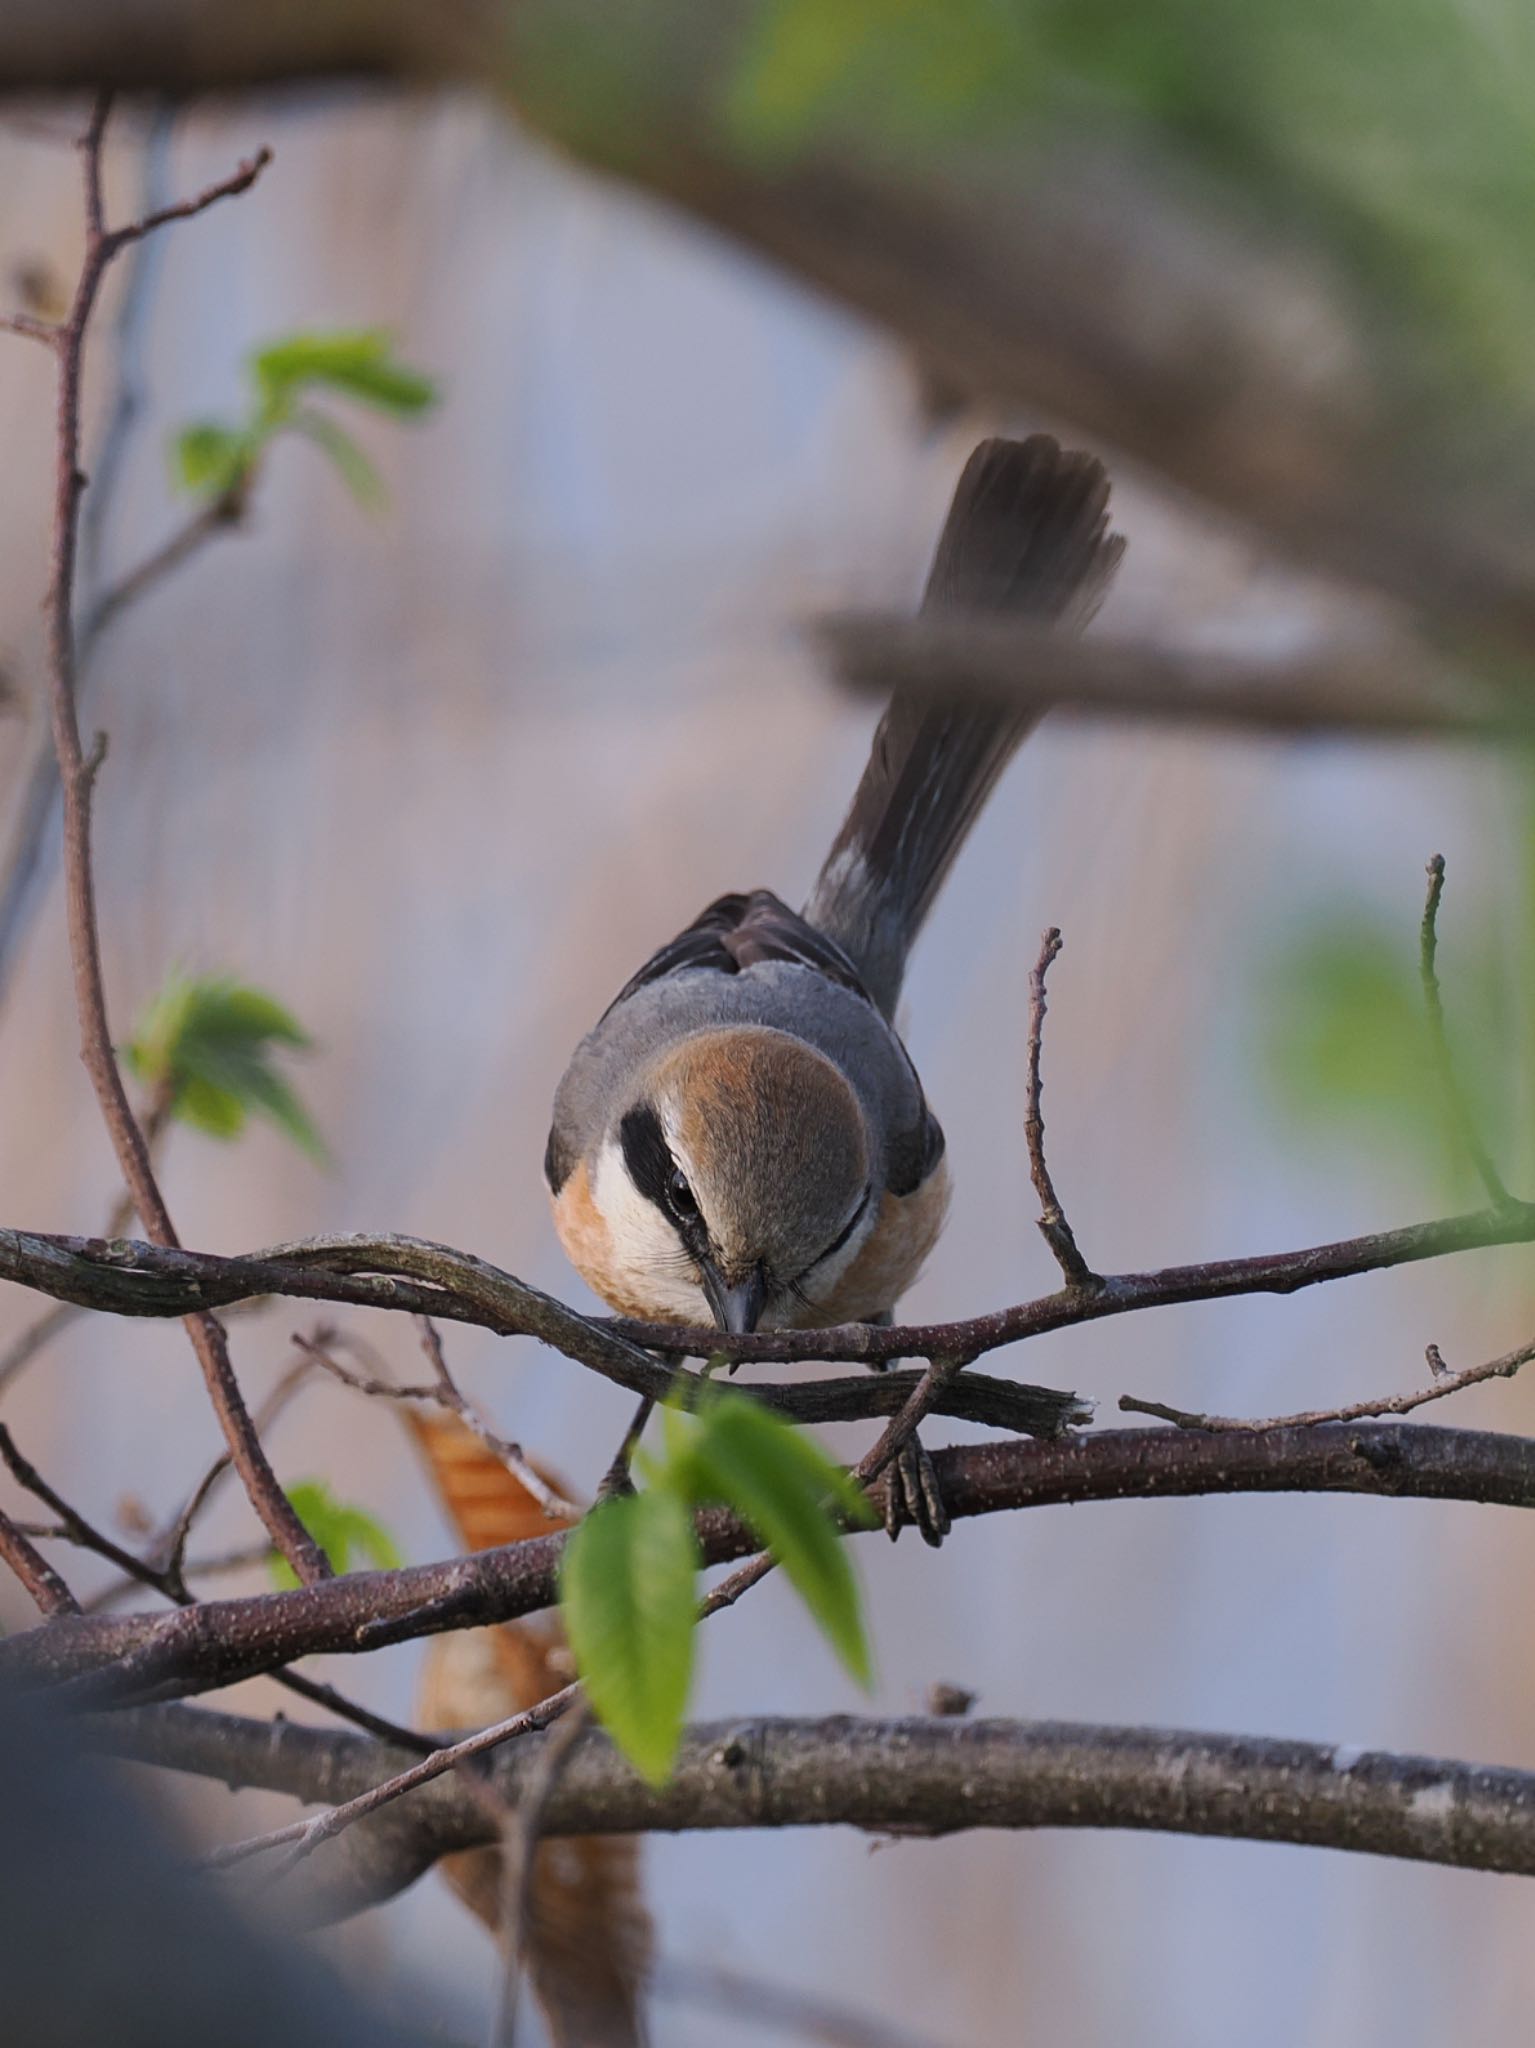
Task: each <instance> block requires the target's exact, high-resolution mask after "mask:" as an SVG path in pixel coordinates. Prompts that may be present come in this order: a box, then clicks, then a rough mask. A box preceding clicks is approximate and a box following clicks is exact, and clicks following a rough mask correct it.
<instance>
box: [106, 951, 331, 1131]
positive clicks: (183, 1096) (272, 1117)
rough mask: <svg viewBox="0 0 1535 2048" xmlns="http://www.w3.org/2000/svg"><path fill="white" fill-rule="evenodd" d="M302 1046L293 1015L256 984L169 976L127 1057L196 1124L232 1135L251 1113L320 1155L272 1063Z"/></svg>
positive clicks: (302, 1038)
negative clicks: (278, 1053)
mask: <svg viewBox="0 0 1535 2048" xmlns="http://www.w3.org/2000/svg"><path fill="white" fill-rule="evenodd" d="M308 1044H309V1037H308V1034H307V1033H306V1032H305V1031H304V1030H303V1029H302V1027H301V1026H300V1025H299V1024H298V1022H297V1020H296V1019H295V1018H294V1017H293V1016H292V1014H291V1013H290V1012H289V1011H288V1010H286V1009H284V1008H283V1006H282V1004H281V1003H279V1002H277V1001H275V1000H274V998H273V997H271V996H269V995H267V994H265V993H264V992H263V991H262V990H261V989H256V988H247V987H245V986H243V985H242V984H241V983H239V982H237V981H234V980H232V979H231V978H230V977H228V976H226V975H206V976H202V977H198V978H193V977H190V976H187V975H183V974H173V975H172V976H171V977H170V979H169V980H168V981H167V982H166V984H165V986H164V988H163V989H162V990H161V991H160V993H159V995H158V996H156V997H155V999H154V1001H153V1002H152V1003H151V1004H150V1006H149V1008H148V1010H147V1011H146V1012H145V1014H144V1016H143V1018H142V1019H141V1020H140V1023H139V1028H138V1030H137V1031H136V1032H135V1033H134V1036H133V1039H132V1041H131V1043H130V1044H129V1046H128V1047H127V1051H126V1058H127V1061H128V1064H129V1066H130V1067H131V1068H132V1070H133V1072H134V1073H135V1074H136V1075H137V1076H138V1077H139V1079H140V1080H142V1081H144V1082H147V1083H148V1084H149V1085H150V1086H151V1087H154V1088H168V1089H169V1090H170V1094H171V1104H172V1108H173V1110H174V1112H175V1114H176V1115H177V1116H178V1117H180V1118H182V1119H183V1120H184V1121H185V1122H187V1123H190V1124H192V1125H194V1126H195V1127H196V1128H197V1129H199V1130H202V1131H207V1132H208V1133H209V1134H210V1135H212V1136H213V1137H218V1138H232V1137H236V1136H238V1134H239V1133H240V1132H241V1131H242V1130H243V1129H244V1128H245V1122H246V1118H247V1116H248V1114H249V1113H250V1112H251V1111H253V1110H254V1111H255V1112H257V1113H258V1114H259V1115H262V1116H265V1117H266V1118H267V1119H268V1120H269V1121H270V1122H272V1123H274V1124H276V1125H277V1127H278V1129H279V1130H281V1131H284V1132H286V1134H287V1135H288V1136H289V1137H290V1138H292V1139H293V1141H294V1142H295V1144H297V1145H299V1146H300V1147H302V1149H303V1150H304V1151H306V1152H308V1153H309V1154H310V1155H311V1157H313V1158H316V1159H323V1158H324V1156H325V1148H324V1146H323V1145H322V1144H321V1142H320V1137H319V1133H318V1132H317V1131H316V1130H315V1127H314V1125H313V1123H312V1122H311V1121H310V1119H309V1115H308V1112H307V1111H306V1110H305V1108H304V1106H303V1104H302V1103H301V1102H300V1101H299V1099H298V1096H297V1095H296V1094H295V1093H294V1091H293V1089H292V1087H291V1086H290V1085H289V1083H288V1082H287V1081H286V1080H285V1079H284V1077H283V1076H282V1075H281V1074H280V1073H279V1072H278V1071H277V1069H276V1067H275V1066H274V1064H273V1054H274V1052H275V1051H276V1050H277V1049H279V1048H282V1047H290V1048H294V1049H298V1050H302V1049H303V1048H304V1047H306V1046H307V1045H308Z"/></svg>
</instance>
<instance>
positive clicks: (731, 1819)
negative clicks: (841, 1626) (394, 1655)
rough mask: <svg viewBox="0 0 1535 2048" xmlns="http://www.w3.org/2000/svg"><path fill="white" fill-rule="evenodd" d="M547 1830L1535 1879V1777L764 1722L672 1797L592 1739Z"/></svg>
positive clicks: (570, 1771)
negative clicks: (1331, 1854)
mask: <svg viewBox="0 0 1535 2048" xmlns="http://www.w3.org/2000/svg"><path fill="white" fill-rule="evenodd" d="M90 1739H91V1740H92V1741H93V1742H95V1743H98V1744H99V1745H100V1746H101V1747H102V1748H104V1749H106V1750H108V1751H109V1752H111V1753H113V1754H117V1755H121V1756H131V1757H136V1758H139V1759H141V1760H142V1761H144V1762H148V1763H154V1764H159V1765H162V1766H164V1767H166V1768H169V1769H172V1770H182V1771H190V1772H193V1773H196V1774H198V1775H202V1776H208V1777H216V1778H222V1779H224V1780H225V1781H226V1782H229V1783H233V1784H246V1785H252V1786H260V1787H263V1788H265V1789H266V1790H269V1791H278V1792H286V1793H289V1794H291V1795H293V1796H295V1797H298V1798H301V1799H305V1800H308V1801H311V1802H312V1801H314V1800H316V1799H334V1798H336V1797H338V1796H341V1795H344V1794H345V1793H346V1792H348V1791H349V1790H350V1789H351V1788H353V1787H356V1786H361V1785H366V1784H367V1783H368V1782H369V1781H370V1779H371V1778H373V1777H375V1776H376V1775H377V1773H378V1772H379V1770H380V1769H381V1768H387V1767H388V1766H389V1765H390V1763H391V1762H392V1761H394V1760H393V1759H391V1758H390V1757H389V1755H388V1753H387V1752H381V1750H380V1746H379V1745H378V1744H377V1743H374V1742H371V1741H367V1740H365V1739H363V1738H360V1737H357V1736H353V1735H347V1734H340V1733H330V1732H325V1733H320V1732H319V1731H316V1730H312V1729H308V1728H303V1727H298V1726H291V1725H290V1726H280V1727H277V1728H273V1727H272V1726H271V1725H270V1724H268V1723H267V1722H264V1721H247V1720H244V1719H242V1718H240V1717H237V1716H235V1715H229V1714H218V1713H213V1712H209V1711H207V1710H204V1709H200V1708H192V1707H179V1708H178V1707H173V1708H168V1709H167V1708H159V1709H149V1710H146V1711H140V1712H135V1713H130V1714H120V1715H113V1716H111V1717H110V1718H107V1719H104V1720H100V1721H93V1722H92V1723H91V1724H90ZM549 1740H550V1738H549V1737H548V1736H532V1737H529V1738H528V1739H527V1740H526V1741H524V1742H521V1743H519V1744H518V1745H517V1746H516V1747H515V1748H514V1749H512V1750H510V1751H506V1752H503V1753H502V1754H501V1755H500V1756H499V1757H497V1758H496V1759H495V1760H494V1762H492V1763H490V1764H488V1765H487V1766H486V1768H487V1769H488V1770H489V1771H490V1772H491V1774H492V1782H493V1783H494V1784H495V1786H496V1788H497V1789H498V1791H500V1792H501V1794H502V1795H503V1797H505V1798H506V1799H508V1800H509V1801H511V1802H513V1803H516V1802H517V1801H518V1800H519V1799H520V1798H521V1796H522V1794H523V1793H524V1792H525V1790H526V1788H527V1787H528V1785H529V1784H530V1783H532V1782H533V1781H534V1780H535V1778H536V1776H537V1774H538V1772H539V1769H540V1763H541V1759H542V1755H543V1750H544V1746H545V1745H546V1744H547V1742H548V1741H549ZM402 1810H404V1811H408V1812H409V1813H410V1817H411V1821H412V1824H413V1826H414V1829H415V1831H416V1834H417V1840H418V1845H419V1846H418V1855H419V1861H418V1865H417V1867H418V1868H421V1867H424V1865H425V1864H426V1863H428V1862H431V1861H433V1860H435V1858H436V1857H437V1856H440V1855H443V1854H446V1853H447V1852H448V1851H450V1850H452V1849H456V1848H466V1847H471V1846H478V1845H480V1844H483V1843H486V1842H489V1841H493V1840H494V1839H495V1838H496V1821H495V1819H494V1817H493V1816H492V1815H490V1814H488V1813H487V1812H486V1810H485V1808H484V1806H483V1805H482V1804H481V1803H480V1802H479V1801H478V1800H476V1799H475V1798H474V1796H473V1793H472V1792H471V1791H470V1790H469V1789H468V1788H466V1787H465V1786H463V1785H461V1784H456V1783H455V1782H454V1781H453V1780H452V1779H451V1778H439V1779H438V1780H437V1782H436V1783H435V1784H433V1785H432V1786H430V1787H429V1788H425V1789H424V1790H423V1791H421V1792H417V1793H415V1794H412V1795H411V1798H410V1800H409V1801H408V1802H405V1803H404V1806H403V1809H402ZM544 1824H545V1827H546V1830H547V1831H548V1832H549V1833H550V1834H621V1833H630V1832H634V1831H638V1830H643V1831H645V1832H654V1831H678V1832H680V1831H684V1830H689V1831H690V1830H696V1829H715V1828H743V1827H746V1828H780V1827H826V1826H831V1827H857V1828H867V1829H871V1830H876V1831H881V1832H886V1831H892V1830H893V1831H897V1832H900V1833H902V1834H928V1835H939V1834H949V1833H953V1832H955V1831H956V1830H960V1829H966V1828H976V1827H988V1828H1036V1827H1094V1828H1103V1827H1111V1828H1153V1829H1162V1830H1171V1831H1174V1832H1177V1833H1183V1834H1199V1835H1225V1836H1233V1837H1240V1838H1243V1839H1246V1840H1250V1841H1269V1842H1300V1843H1309V1844H1311V1845H1313V1846H1317V1847H1328V1848H1336V1849H1352V1850H1357V1851H1365V1852H1368V1853H1371V1854H1375V1855H1384V1856H1400V1857H1405V1858H1408V1859H1410V1860H1413V1861H1417V1862H1431V1863H1446V1864H1452V1865H1457V1866H1459V1867H1461V1868H1463V1869H1476V1870H1501V1871H1513V1872H1519V1873H1522V1874H1524V1875H1531V1874H1535V1773H1532V1772H1528V1771H1518V1770H1508V1769H1500V1768H1497V1767H1493V1766H1487V1765H1471V1764H1463V1763H1454V1762H1447V1761H1443V1760H1441V1759H1438V1758H1432V1757H1421V1756H1399V1755H1393V1754H1391V1753H1389V1752H1387V1751H1382V1750H1369V1751H1365V1750H1357V1749H1355V1750H1345V1749H1343V1748H1342V1747H1339V1746H1334V1745H1332V1744H1328V1743H1315V1742H1288V1741H1276V1740H1272V1739H1268V1738H1264V1737H1260V1736H1241V1735H1206V1734H1196V1733H1193V1732H1190V1731H1186V1730H1180V1729H1158V1728H1123V1727H1095V1726H1091V1725H1083V1724H1079V1723H1072V1722H1055V1721H1042V1722H1019V1721H1001V1720H975V1721H970V1720H962V1721H956V1720H946V1719H909V1720H895V1721H878V1720H860V1719H855V1718H853V1717H851V1716H845V1715H837V1716H832V1717H829V1718H826V1719H819V1720H803V1721H797V1720H779V1719H774V1718H761V1719H750V1720H737V1721H717V1722H712V1723H705V1724H702V1725H700V1726H696V1727H694V1728H692V1729H690V1730H689V1731H688V1732H687V1734H686V1735H685V1736H684V1738H683V1743H682V1749H681V1752H680V1755H679V1758H678V1762H677V1767H676V1771H675V1774H674V1776H673V1777H672V1778H671V1780H670V1782H669V1783H667V1784H666V1785H664V1786H662V1787H661V1788H660V1789H659V1790H656V1789H652V1788H651V1787H649V1786H647V1785H645V1784H644V1783H643V1781H641V1780H640V1779H639V1778H637V1777H636V1776H635V1774H634V1772H633V1771H632V1770H631V1769H630V1767H629V1766H628V1765H627V1764H626V1763H625V1762H624V1761H623V1759H622V1758H621V1757H620V1756H619V1755H618V1754H617V1752H616V1751H615V1750H614V1749H613V1747H612V1745H611V1743H610V1742H609V1741H608V1740H607V1738H606V1737H605V1736H604V1735H602V1734H601V1733H600V1732H598V1731H596V1730H593V1729H588V1730H586V1731H584V1732H583V1733H582V1735H581V1736H580V1738H579V1740H577V1741H576V1742H575V1743H574V1744H573V1745H572V1747H571V1750H570V1753H569V1755H568V1756H567V1757H566V1758H565V1759H564V1761H563V1768H562V1769H561V1771H560V1773H559V1776H558V1780H557V1782H556V1783H554V1784H552V1785H551V1786H550V1787H549V1792H548V1801H547V1806H546V1809H545V1815H544ZM310 1869H311V1872H312V1873H313V1888H312V1889H311V1890H310V1891H308V1892H307V1893H305V1894H303V1895H302V1896H301V1899H300V1900H297V1901H295V1900H290V1901H289V1907H288V1909H289V1910H290V1911H295V1912H299V1913H301V1914H302V1915H303V1916H304V1917H305V1918H306V1919H307V1918H311V1917H314V1916H315V1914H316V1912H317V1911H318V1912H319V1913H321V1914H323V1913H325V1912H326V1911H327V1910H330V1911H332V1912H336V1911H339V1912H345V1911H349V1910H350V1911H355V1910H357V1907H358V1905H359V1904H361V1903H365V1902H367V1900H366V1897H364V1896H360V1894H362V1893H363V1892H364V1887H363V1886H362V1885H361V1884H360V1883H359V1873H358V1872H357V1871H356V1870H355V1869H354V1870H352V1871H351V1872H349V1873H348V1874H347V1876H346V1880H345V1884H344V1886H343V1888H342V1889H341V1891H340V1892H339V1893H338V1894H336V1895H333V1896H332V1897H331V1898H330V1899H329V1900H328V1901H327V1898H326V1892H327V1885H328V1880H327V1877H326V1872H325V1866H324V1863H323V1861H322V1860H321V1859H316V1861H315V1862H314V1863H313V1864H312V1865H311V1866H310ZM372 1896H374V1897H377V1896H379V1894H378V1893H377V1892H376V1891H375V1892H374V1893H373V1894H372Z"/></svg>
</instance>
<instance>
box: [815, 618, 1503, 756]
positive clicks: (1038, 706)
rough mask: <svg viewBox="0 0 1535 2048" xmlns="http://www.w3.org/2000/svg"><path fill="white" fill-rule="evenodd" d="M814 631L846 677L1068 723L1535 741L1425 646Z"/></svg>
mask: <svg viewBox="0 0 1535 2048" xmlns="http://www.w3.org/2000/svg"><path fill="white" fill-rule="evenodd" d="M813 633H814V637H815V639H816V641H817V643H818V644H819V645H820V647H821V648H822V649H823V650H824V652H825V654H826V656H827V659H828V660H829V662H830V663H831V666H832V668H833V669H834V670H835V672H836V674H837V677H838V679H839V681H841V682H843V683H845V684H847V685H848V686H849V688H851V689H855V690H858V691H861V692H867V693H869V694H877V695H879V696H881V697H884V696H888V695H889V693H890V691H891V690H892V689H899V690H902V691H906V692H909V693H910V694H911V695H913V696H915V697H932V698H937V699H939V700H944V701H952V700H955V699H958V700H960V701H963V700H966V699H969V700H971V701H974V700H976V699H980V700H982V701H991V702H996V703H999V704H1004V705H1006V706H1007V707H1008V708H1009V709H1010V710H1018V711H1023V710H1031V711H1034V712H1035V713H1037V714H1038V715H1040V716H1043V715H1044V714H1045V713H1046V712H1053V713H1055V714H1057V715H1058V716H1061V717H1066V718H1089V719H1091V718H1099V719H1102V718H1111V719H1130V720H1153V721H1155V722H1156V723H1157V724H1159V725H1166V726H1173V727H1180V726H1185V727H1193V728H1196V729H1204V730H1213V731H1217V732H1220V731H1230V732H1237V733H1244V732H1245V733H1251V734H1254V735H1256V736H1259V737H1262V736H1266V735H1276V734H1277V735H1282V736H1293V735H1295V734H1298V733H1312V732H1315V733H1329V734H1336V735H1339V736H1342V737H1351V738H1355V739H1375V740H1391V739H1426V738H1445V739H1457V738H1458V739H1466V740H1484V741H1490V742H1497V741H1509V740H1519V741H1523V742H1525V743H1526V744H1528V743H1529V742H1530V741H1531V740H1535V713H1532V711H1531V708H1530V704H1529V699H1528V696H1527V695H1525V694H1523V693H1521V692H1519V691H1513V690H1502V689H1497V688H1494V687H1492V686H1490V685H1489V684H1487V683H1485V682H1483V681H1481V680H1480V679H1479V678H1478V677H1477V676H1476V675H1475V674H1474V673H1466V672H1464V671H1457V670H1455V669H1453V668H1451V667H1450V666H1449V665H1448V664H1447V663H1446V662H1445V660H1444V659H1443V657H1439V658H1437V659H1433V658H1430V656H1429V655H1428V654H1426V653H1425V652H1423V651H1422V650H1421V649H1418V648H1417V647H1415V646H1413V645H1412V644H1410V643H1409V644H1408V645H1406V646H1396V645H1389V646H1383V647H1381V648H1378V649H1374V650H1368V651H1363V652H1362V651H1360V650H1359V649H1357V648H1353V647H1350V648H1324V649H1322V650H1320V651H1319V652H1317V653H1313V654H1307V655H1285V656H1276V655H1274V654H1272V653H1268V652H1254V653H1252V654H1246V655H1243V654H1217V653H1212V652H1210V651H1209V650H1208V649H1205V648H1195V647H1175V646H1165V645H1162V644H1160V643H1158V642H1155V641H1149V640H1126V639H1119V638H1115V637H1114V636H1113V635H1110V634H1102V633H1096V632H1095V633H1092V634H1090V635H1089V636H1088V637H1087V638H1086V639H1075V638H1073V639H1064V638H1062V637H1061V636H1060V635H1059V634H1055V633H1048V632H1041V631H1039V630H1037V629H1031V628H1030V627H1028V626H1025V625H1018V624H1016V623H1014V622H1012V621H1010V620H1007V621H1004V620H992V619H987V618H981V617H976V618H968V619H952V620H945V619H943V618H941V617H938V616H937V615H934V616H933V617H931V618H926V617H924V618H920V619H913V618H909V617H906V616H903V615H894V614H892V615H889V616H886V615H884V614H878V613H861V614H859V613H849V614H845V615H842V616H838V617H832V618H826V619H820V620H817V621H816V622H815V624H814V627H813Z"/></svg>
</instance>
